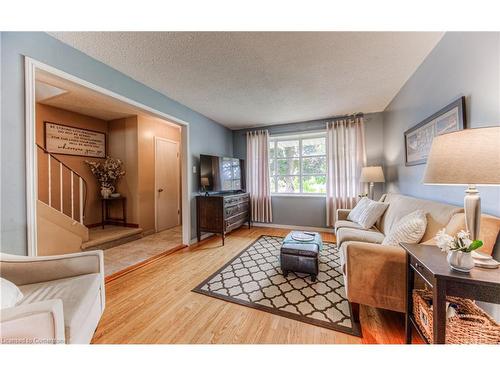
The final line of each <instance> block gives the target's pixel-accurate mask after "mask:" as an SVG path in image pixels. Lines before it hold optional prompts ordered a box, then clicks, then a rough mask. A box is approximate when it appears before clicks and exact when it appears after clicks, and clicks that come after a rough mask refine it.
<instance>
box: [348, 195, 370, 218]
mask: <svg viewBox="0 0 500 375" xmlns="http://www.w3.org/2000/svg"><path fill="white" fill-rule="evenodd" d="M370 202H371V200H370V199H368V198H367V197H363V198H361V199H360V200H359V202H358V203H357V204H356V206H355V207H354V208H353V209H352V210H351V212H349V215H347V220H351V221H352V222H354V223H357V222H358V220H359V217H360V216H361V214H362V213H363V211H364V210H366V207H368V205H369V204H370Z"/></svg>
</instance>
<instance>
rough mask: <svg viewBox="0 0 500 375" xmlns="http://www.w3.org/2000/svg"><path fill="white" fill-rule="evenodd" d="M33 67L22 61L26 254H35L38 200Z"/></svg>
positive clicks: (34, 66)
mask: <svg viewBox="0 0 500 375" xmlns="http://www.w3.org/2000/svg"><path fill="white" fill-rule="evenodd" d="M35 68H36V64H35V63H34V61H33V60H31V59H29V58H26V59H25V61H24V78H25V79H24V82H25V90H26V93H25V97H26V98H25V99H26V100H25V106H26V107H25V116H26V124H25V127H26V217H27V232H28V233H27V239H28V254H27V255H29V256H35V255H36V254H37V226H36V215H37V213H36V206H37V201H38V188H37V187H38V177H37V170H38V168H37V159H36V155H37V150H36V114H35V111H36V105H35V104H36V100H35Z"/></svg>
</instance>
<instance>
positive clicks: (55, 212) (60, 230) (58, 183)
mask: <svg viewBox="0 0 500 375" xmlns="http://www.w3.org/2000/svg"><path fill="white" fill-rule="evenodd" d="M37 146H38V173H39V183H38V197H39V199H38V204H37V210H38V230H37V233H38V234H37V236H38V238H37V240H38V246H37V247H38V255H57V254H66V253H73V252H78V251H81V246H82V243H84V242H86V241H88V240H89V230H88V228H87V227H86V226H85V225H83V219H84V217H85V202H86V195H87V183H86V181H85V180H84V179H83V177H82V176H80V175H79V174H78V173H77V172H75V171H74V170H73V169H72V168H70V167H69V166H68V165H66V164H65V163H64V162H63V161H61V160H60V159H59V158H57V157H56V156H54V155H53V154H51V153H49V152H47V150H45V149H44V148H43V147H41V146H39V145H37ZM42 173H47V174H46V177H47V179H46V181H47V183H46V184H41V183H40V177H42V176H41V174H42ZM68 175H69V182H68V181H67V178H66V179H65V178H64V176H66V177H67V176H68Z"/></svg>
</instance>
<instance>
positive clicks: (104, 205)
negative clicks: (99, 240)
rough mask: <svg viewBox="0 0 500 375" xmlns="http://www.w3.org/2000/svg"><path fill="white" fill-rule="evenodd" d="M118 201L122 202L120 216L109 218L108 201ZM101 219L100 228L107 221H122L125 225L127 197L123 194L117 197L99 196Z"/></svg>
mask: <svg viewBox="0 0 500 375" xmlns="http://www.w3.org/2000/svg"><path fill="white" fill-rule="evenodd" d="M114 201H120V202H121V204H122V217H121V218H110V217H109V202H114ZM101 220H102V229H104V225H106V224H107V223H109V222H116V221H118V222H122V223H123V226H124V227H126V226H127V198H126V197H123V196H121V195H120V196H119V197H109V198H101Z"/></svg>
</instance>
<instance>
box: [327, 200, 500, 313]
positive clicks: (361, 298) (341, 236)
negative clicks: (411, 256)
mask: <svg viewBox="0 0 500 375" xmlns="http://www.w3.org/2000/svg"><path fill="white" fill-rule="evenodd" d="M383 201H384V202H387V203H389V207H388V208H387V210H386V211H385V213H384V215H383V216H382V217H381V219H380V220H379V221H378V222H377V223H376V225H375V226H374V227H373V228H370V229H369V230H364V229H362V228H361V227H360V226H359V225H358V224H356V223H353V222H351V221H349V220H348V219H347V216H348V215H349V212H350V210H344V209H341V210H337V217H336V219H337V221H336V224H335V234H336V237H337V246H339V250H340V258H341V259H340V261H341V265H342V269H343V272H344V281H345V288H346V294H347V298H348V299H349V301H350V302H351V305H352V307H353V317H354V318H355V319H359V315H358V314H359V304H363V305H369V306H373V307H378V308H383V309H388V310H393V311H399V312H405V311H406V253H405V251H404V250H403V249H402V248H401V247H399V246H383V245H381V243H382V241H383V240H384V238H385V236H386V235H387V234H388V233H389V232H390V230H391V228H392V227H393V226H394V225H395V224H396V223H397V222H398V221H399V219H401V218H402V217H403V216H405V215H407V214H409V213H411V212H413V211H415V210H417V209H421V210H424V211H425V212H426V213H427V215H426V216H427V229H426V231H425V233H424V236H423V238H422V240H421V243H422V242H425V243H429V244H433V243H434V236H435V235H436V233H437V232H438V230H440V229H442V228H446V231H447V233H449V234H455V233H456V232H458V231H459V230H460V229H463V228H465V220H464V213H463V208H461V207H457V206H452V205H448V204H445V203H439V202H434V201H430V200H424V199H417V198H413V197H409V196H405V195H401V194H393V193H389V194H387V195H386V196H384V197H383ZM499 229H500V219H499V218H496V217H492V216H487V215H484V216H483V218H482V220H481V239H482V240H483V241H484V243H485V244H484V246H483V249H482V251H483V252H486V253H490V254H491V252H492V251H493V247H494V245H495V241H496V239H497V236H498V232H499Z"/></svg>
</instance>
